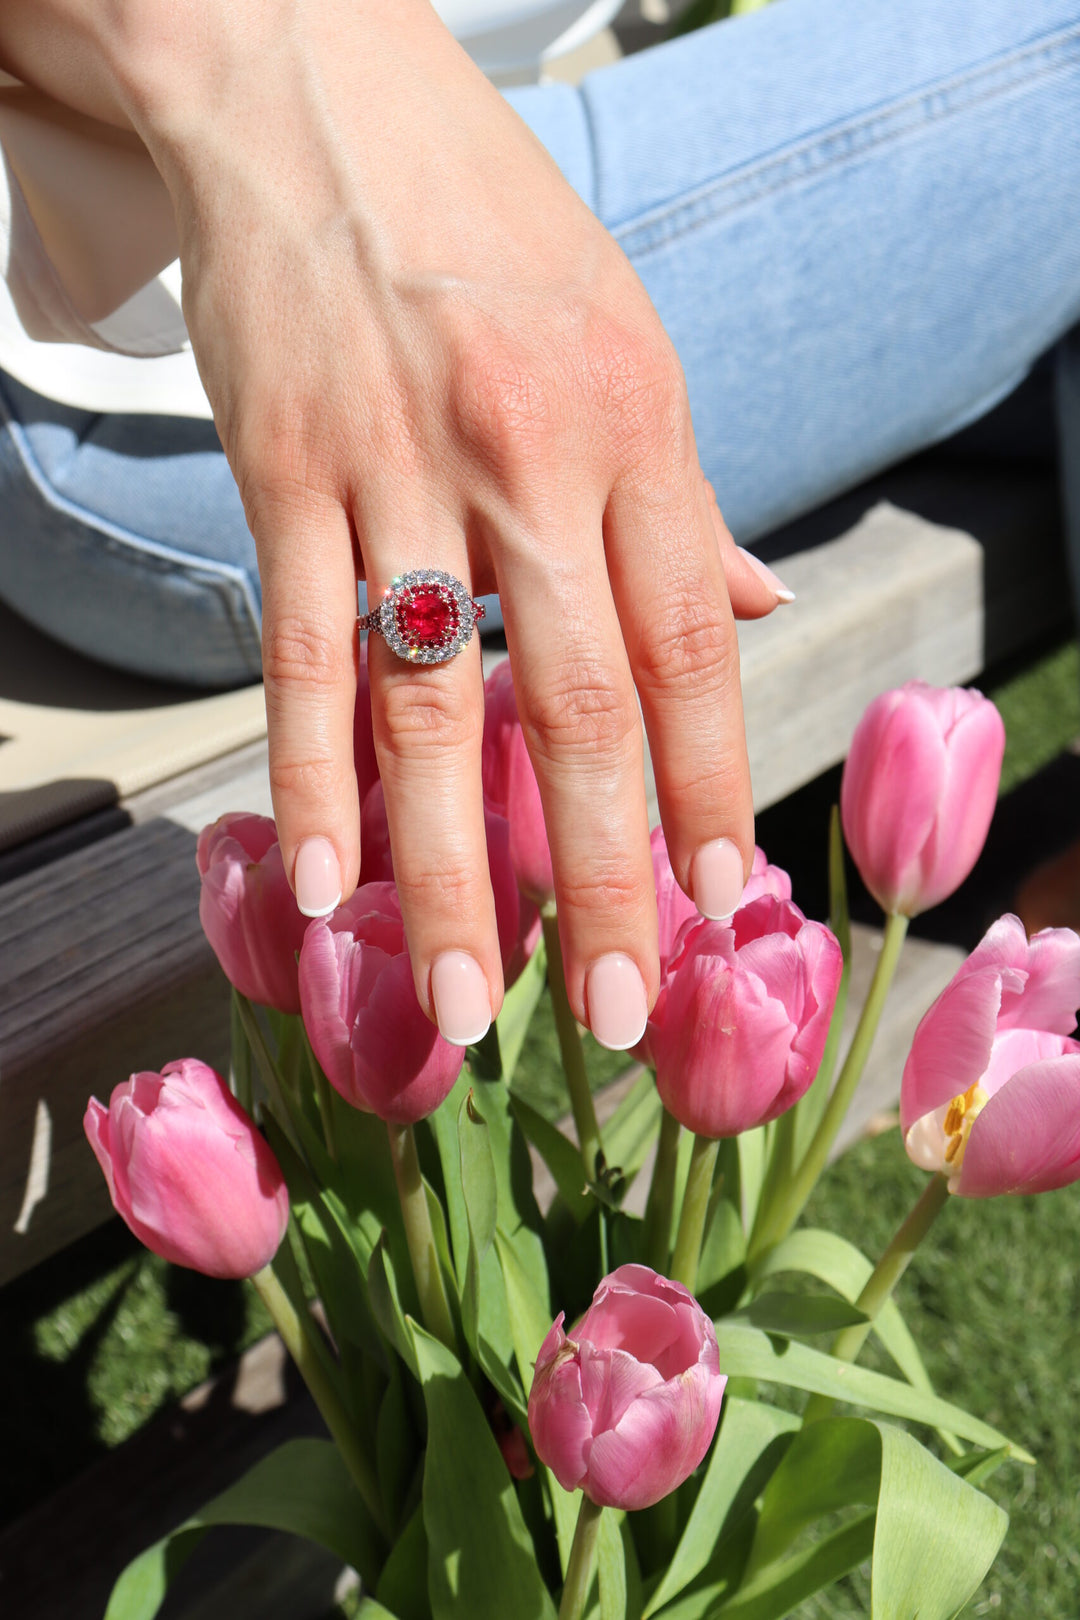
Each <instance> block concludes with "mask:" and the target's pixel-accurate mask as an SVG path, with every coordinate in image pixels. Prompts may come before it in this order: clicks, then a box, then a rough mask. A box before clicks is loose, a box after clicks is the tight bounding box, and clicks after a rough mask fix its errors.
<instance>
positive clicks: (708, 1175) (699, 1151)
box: [671, 1136, 720, 1293]
mask: <svg viewBox="0 0 1080 1620" xmlns="http://www.w3.org/2000/svg"><path fill="white" fill-rule="evenodd" d="M719 1151H720V1143H719V1142H718V1141H716V1140H715V1139H714V1138H713V1137H711V1136H695V1137H694V1147H693V1151H692V1152H691V1154H690V1170H689V1174H688V1175H687V1177H686V1192H685V1193H684V1194H683V1206H682V1214H681V1215H680V1216H679V1235H678V1237H677V1238H676V1239H675V1253H674V1255H673V1257H672V1261H671V1275H672V1277H673V1278H674V1279H675V1281H676V1282H681V1283H682V1285H683V1287H684V1288H688V1289H689V1290H690V1292H691V1293H693V1292H694V1290H695V1288H696V1287H697V1273H698V1261H699V1260H700V1259H701V1240H702V1238H703V1237H704V1235H705V1217H706V1215H707V1214H708V1210H709V1197H710V1194H711V1193H712V1179H713V1171H714V1170H715V1169H716V1156H717V1154H718V1153H719Z"/></svg>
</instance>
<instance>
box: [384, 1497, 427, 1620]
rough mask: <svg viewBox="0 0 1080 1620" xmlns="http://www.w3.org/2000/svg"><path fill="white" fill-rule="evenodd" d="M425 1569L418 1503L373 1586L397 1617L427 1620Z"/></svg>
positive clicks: (424, 1542)
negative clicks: (376, 1584) (376, 1582)
mask: <svg viewBox="0 0 1080 1620" xmlns="http://www.w3.org/2000/svg"><path fill="white" fill-rule="evenodd" d="M427 1569H428V1545H427V1534H426V1532H425V1530H424V1505H423V1503H422V1502H418V1503H417V1504H416V1511H415V1512H414V1513H413V1515H412V1517H411V1518H410V1520H409V1522H408V1524H407V1525H406V1526H405V1528H404V1530H403V1531H402V1533H401V1535H400V1536H399V1537H398V1539H397V1541H396V1542H395V1543H394V1546H393V1549H392V1550H391V1553H390V1556H389V1558H388V1559H387V1560H386V1563H385V1564H384V1566H383V1571H382V1574H381V1575H380V1576H379V1584H378V1586H377V1587H376V1589H375V1591H376V1596H377V1597H378V1599H379V1601H380V1603H385V1604H386V1605H387V1607H388V1608H391V1609H392V1610H393V1612H394V1614H395V1615H396V1616H397V1620H429V1616H430V1613H431V1610H430V1607H429V1605H428V1578H427Z"/></svg>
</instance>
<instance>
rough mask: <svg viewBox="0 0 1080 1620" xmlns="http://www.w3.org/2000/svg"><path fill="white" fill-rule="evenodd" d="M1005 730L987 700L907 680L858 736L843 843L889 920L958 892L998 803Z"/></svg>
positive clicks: (848, 774)
mask: <svg viewBox="0 0 1080 1620" xmlns="http://www.w3.org/2000/svg"><path fill="white" fill-rule="evenodd" d="M1004 752H1005V727H1004V725H1003V724H1002V720H1001V716H1000V714H998V712H997V710H996V709H995V708H994V705H993V704H992V703H991V702H990V701H989V700H988V699H987V698H984V697H983V696H982V694H981V693H980V692H975V691H969V690H965V689H963V688H962V687H958V686H952V687H947V688H942V687H937V686H927V685H926V684H925V682H923V681H909V682H908V683H907V685H906V686H902V687H900V688H899V690H897V691H894V692H883V693H882V694H881V696H880V697H878V698H875V699H874V701H873V703H871V705H870V707H869V708H868V709H867V711H866V713H865V714H864V715H863V717H862V719H861V720H860V721H859V724H858V725H857V726H856V728H855V735H854V737H853V738H852V739H851V752H850V753H849V755H848V759H847V764H846V765H845V766H844V779H843V782H842V784H841V787H840V810H841V815H842V818H843V823H844V837H845V838H846V839H847V845H848V848H849V849H850V851H851V855H852V859H853V860H854V862H855V865H856V866H857V867H858V868H859V871H860V873H861V874H862V879H863V882H864V883H865V884H866V887H867V888H868V889H869V890H870V893H871V894H872V895H873V896H874V898H875V900H876V901H877V902H878V904H879V905H880V906H881V907H882V908H883V909H884V910H885V911H888V912H899V913H901V914H902V915H903V916H905V917H916V916H918V914H919V912H920V911H927V910H929V908H930V907H931V906H936V905H937V904H938V903H939V901H941V900H944V899H946V898H947V896H949V895H950V894H952V893H953V891H954V890H955V889H958V888H959V887H960V885H961V883H963V881H964V879H965V878H966V877H967V875H968V873H969V872H970V871H971V869H972V867H973V866H974V865H975V862H976V861H977V860H978V858H979V855H980V853H981V852H982V847H983V845H984V844H985V842H986V835H987V833H988V831H989V830H990V819H991V817H992V816H993V813H994V805H995V804H996V802H997V791H998V784H999V782H1000V780H1001V761H1002V756H1003V754H1004Z"/></svg>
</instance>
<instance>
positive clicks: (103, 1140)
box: [83, 1097, 120, 1210]
mask: <svg viewBox="0 0 1080 1620" xmlns="http://www.w3.org/2000/svg"><path fill="white" fill-rule="evenodd" d="M83 1130H84V1131H85V1132H86V1138H87V1141H88V1142H89V1143H90V1146H91V1147H92V1148H93V1150H94V1157H95V1159H96V1160H97V1162H98V1164H100V1166H101V1170H102V1174H103V1175H104V1177H105V1181H106V1184H107V1186H108V1189H109V1197H110V1198H111V1199H112V1202H113V1208H114V1209H116V1210H119V1208H120V1206H119V1204H118V1203H117V1201H116V1177H115V1175H114V1174H113V1161H112V1150H111V1148H110V1145H109V1110H108V1109H107V1108H103V1107H102V1105H101V1103H99V1102H98V1100H97V1098H96V1097H91V1098H90V1101H89V1102H88V1103H87V1105H86V1113H85V1114H84V1115H83Z"/></svg>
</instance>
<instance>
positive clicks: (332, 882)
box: [293, 838, 341, 917]
mask: <svg viewBox="0 0 1080 1620" xmlns="http://www.w3.org/2000/svg"><path fill="white" fill-rule="evenodd" d="M293 887H294V888H295V890H296V904H297V905H298V906H299V908H300V910H301V911H302V912H303V914H304V916H305V917H328V916H329V915H330V913H331V912H332V911H334V910H336V909H337V907H338V906H339V905H340V904H341V867H340V866H339V864H338V858H337V851H336V850H335V848H334V846H333V844H332V843H331V842H330V840H329V838H305V839H304V842H303V843H302V844H301V845H300V848H299V849H298V850H297V852H296V865H295V866H294V867H293Z"/></svg>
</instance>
